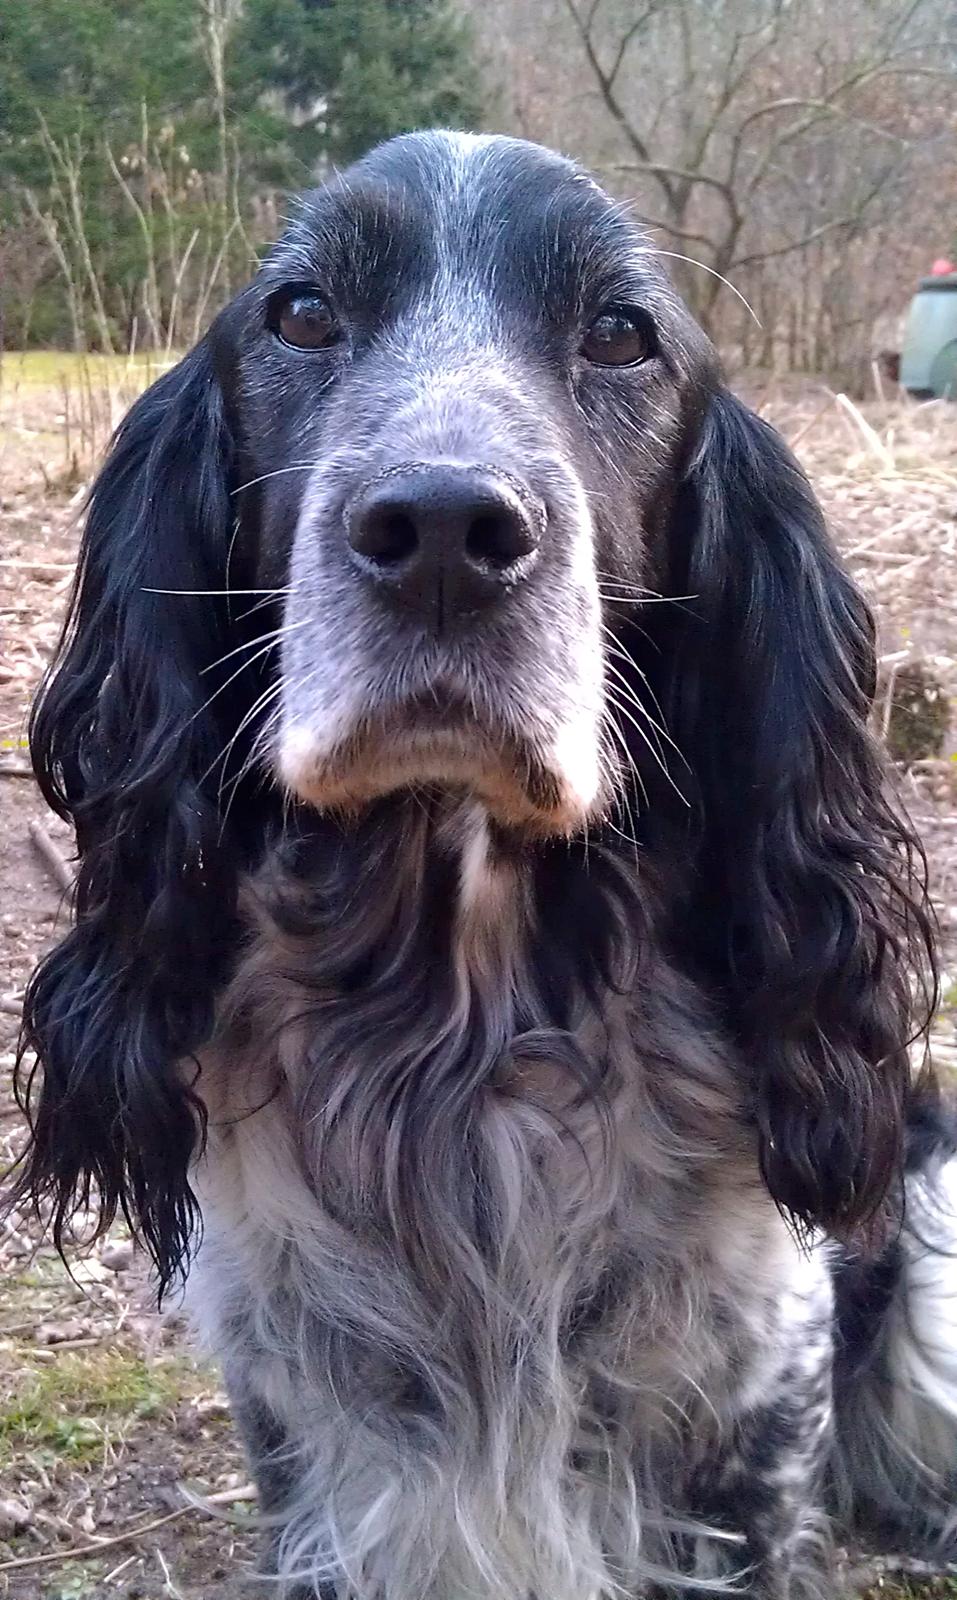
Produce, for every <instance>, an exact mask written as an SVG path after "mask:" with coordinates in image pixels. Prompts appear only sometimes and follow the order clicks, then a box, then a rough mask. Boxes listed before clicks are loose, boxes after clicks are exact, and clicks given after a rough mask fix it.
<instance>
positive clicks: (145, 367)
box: [0, 350, 179, 389]
mask: <svg viewBox="0 0 957 1600" xmlns="http://www.w3.org/2000/svg"><path fill="white" fill-rule="evenodd" d="M178 359H179V356H178V355H177V354H174V355H172V356H170V358H169V359H167V358H166V357H165V356H164V355H163V354H162V353H161V352H160V351H156V350H142V351H139V352H138V353H136V354H135V355H133V356H125V355H116V356H106V355H99V354H91V353H89V352H87V351H76V350H6V351H4V353H3V356H2V358H0V382H2V383H3V385H4V386H9V387H10V388H11V389H16V388H22V389H49V388H61V387H62V386H63V384H64V383H66V384H68V385H70V386H71V387H73V388H76V387H78V386H80V385H82V386H84V387H85V386H86V385H87V384H89V385H90V386H91V387H92V388H94V389H98V388H102V387H103V386H105V385H107V384H109V383H114V384H118V383H123V382H125V381H126V380H127V379H135V381H137V382H140V383H142V384H143V385H144V386H145V385H146V384H147V383H152V381H153V379H154V378H158V377H159V375H160V373H161V372H165V371H166V369H167V367H169V366H171V365H172V364H173V363H174V362H175V361H177V360H178Z"/></svg>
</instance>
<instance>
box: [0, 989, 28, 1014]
mask: <svg viewBox="0 0 957 1600" xmlns="http://www.w3.org/2000/svg"><path fill="white" fill-rule="evenodd" d="M0 1011H2V1012H3V1013H4V1015H5V1016H8V1017H22V1015H23V997H22V995H21V996H20V998H19V999H18V998H17V996H16V995H13V994H11V995H5V994H0Z"/></svg>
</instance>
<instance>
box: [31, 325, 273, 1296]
mask: <svg viewBox="0 0 957 1600" xmlns="http://www.w3.org/2000/svg"><path fill="white" fill-rule="evenodd" d="M230 455H231V445H230V439H229V434H228V428H227V425H226V421H225V418H224V409H223V398H222V395H221V392H220V388H219V385H218V383H217V381H216V378H215V376H214V373H213V369H212V359H211V355H210V350H209V345H208V343H206V342H204V343H203V344H202V345H200V346H199V347H198V348H197V349H196V350H194V351H193V352H192V354H190V355H189V356H188V357H187V358H186V359H185V360H184V361H183V362H182V363H181V364H180V365H179V366H178V367H177V368H175V369H174V370H173V371H171V372H170V373H168V374H167V375H166V376H164V377H163V378H162V379H161V380H160V381H159V382H158V383H156V384H155V385H154V386H153V387H152V388H151V389H150V390H149V391H148V392H147V393H146V394H144V395H143V396H142V398H141V399H140V400H139V401H138V402H137V403H136V404H135V405H134V406H133V408H132V410H131V411H130V413H129V414H128V416H127V418H126V419H125V421H124V422H123V424H122V425H121V427H120V429H119V431H118V433H117V436H116V438H115V440H114V442H113V446H112V450H111V453H110V455H109V458H108V460H107V462H106V465H105V466H104V468H103V471H102V473H101V474H100V476H99V478H98V480H97V482H96V484H95V485H94V488H93V491H92V494H91V497H90V503H89V507H88V516H87V521H86V528H85V533H84V537H83V543H82V549H81V555H80V563H79V570H78V576H77V582H76V588H75V592H74V596H73V601H72V607H71V611H70V616H69V619H68V623H67V626H66V629H65V633H64V637H63V640H62V642H61V647H60V652H59V656H58V659H57V661H56V663H55V665H54V667H53V669H52V671H51V674H50V675H49V677H48V680H47V681H46V683H45V686H44V688H43V690H42V692H41V695H40V698H39V701H38V703H37V705H36V707H35V710H34V714H33V720H32V724H31V735H30V744H31V753H32V759H33V763H34V768H35V771H36V774H37V778H38V781H39V783H40V786H41V788H42V790H43V793H44V795H45V796H46V798H47V800H48V801H49V803H50V804H51V805H52V806H53V807H54V809H55V810H56V811H58V812H59V813H60V815H61V816H63V817H66V818H68V819H70V820H71V821H73V822H74V823H75V826H76V833H77V841H78V846H79V852H80V858H81V859H80V866H79V876H78V882H77V888H76V924H75V927H74V928H73V929H72V931H71V932H70V933H69V934H68V935H67V936H66V938H65V939H64V940H63V941H62V943H61V944H60V945H58V946H57V947H56V948H55V949H54V950H53V951H52V953H51V954H50V955H49V956H47V958H46V960H45V961H44V962H43V963H42V965H41V966H40V967H39V969H38V970H37V972H36V973H35V975H34V977H33V979H32V981H31V983H30V985H29V988H28V991H27V997H26V1004H25V1010H24V1032H23V1041H22V1049H21V1055H20V1062H19V1066H18V1073H17V1088H18V1095H19V1097H20V1100H21V1103H22V1104H23V1105H24V1107H25V1108H26V1109H27V1112H28V1115H29V1118H30V1122H31V1126H32V1133H33V1137H32V1142H31V1145H30V1147H29V1149H28V1151H27V1153H26V1155H25V1157H24V1164H23V1167H22V1169H21V1173H20V1177H19V1184H18V1190H17V1193H18V1196H19V1197H21V1198H23V1197H27V1198H30V1199H32V1200H33V1201H35V1202H37V1203H44V1202H46V1203H50V1204H51V1205H52V1214H53V1231H54V1237H55V1240H56V1242H57V1245H58V1246H60V1245H61V1242H62V1239H63V1233H64V1228H65V1225H66V1223H67V1222H68V1220H69V1218H70V1216H71V1215H72V1213H73V1211H74V1210H75V1208H76V1207H77V1206H78V1205H82V1206H84V1207H86V1206H89V1205H91V1204H92V1205H93V1206H95V1207H96V1208H98V1213H99V1220H100V1225H101V1227H106V1226H107V1225H108V1224H109V1222H110V1221H111V1220H112V1219H113V1217H114V1216H115V1215H116V1213H117V1211H118V1210H119V1211H122V1212H123V1214H124V1215H125V1216H126V1217H127V1219H128V1220H129V1221H130V1223H131V1225H132V1226H133V1227H134V1228H135V1229H136V1231H137V1232H138V1233H139V1234H140V1235H141V1236H142V1238H143V1239H144V1241H145V1243H146V1245H147V1246H148V1248H149V1249H150V1251H151V1253H152V1255H153V1257H154V1259H155V1261H156V1263H157V1267H158V1270H159V1275H160V1279H161V1283H162V1284H164V1285H165V1284H166V1283H167V1282H168V1281H169V1279H170V1278H171V1277H172V1276H173V1275H174V1274H175V1272H176V1271H177V1269H178V1267H179V1266H180V1265H181V1264H182V1263H183V1261H184V1258H185V1257H186V1255H187V1254H188V1251H189V1247H190V1240H191V1237H192V1234H193V1230H194V1225H195V1223H196V1215H195V1206H194V1202H193V1198H192V1195H191V1193H190V1189H189V1184H188V1178H187V1171H188V1164H189V1160H190V1157H191V1155H192V1153H193V1151H194V1149H195V1148H196V1145H197V1141H198V1140H199V1139H201V1137H202V1111H201V1107H200V1105H199V1103H198V1101H197V1099H196V1098H195V1097H194V1095H193V1094H192V1092H191V1089H190V1087H189V1083H188V1072H187V1073H186V1076H185V1078H184V1074H183V1061H184V1058H186V1059H188V1058H189V1056H190V1053H191V1052H192V1051H193V1050H195V1049H196V1047H197V1045H198V1044H199V1043H200V1042H201V1041H202V1039H203V1036H204V1035H205V1034H206V1032H207V1030H208V1028H209V1025H210V1020H211V1011H212V1000H213V994H214V991H215V987H216V984H217V981H218V979H219V978H220V976H221V974H222V971H223V967H224V963H225V961H226V960H228V953H229V950H230V946H231V942H232V919H233V902H234V884H235V877H236V863H235V860H234V847H233V846H232V844H231V842H230V840H229V838H228V836H227V834H226V831H225V829H224V823H223V818H222V816H221V814H220V807H219V804H218V798H217V791H218V789H219V786H220V781H221V772H220V770H219V769H218V767H217V758H218V757H219V756H220V755H221V752H222V750H223V748H224V746H225V745H226V744H227V742H228V739H229V733H230V730H231V729H232V730H235V729H236V727H237V726H238V725H239V721H240V720H241V716H242V712H241V711H239V712H237V707H236V699H235V696H236V694H237V693H238V690H237V689H236V688H233V689H232V691H230V690H228V689H227V690H226V692H224V693H220V694H219V695H218V697H215V696H214V690H215V689H216V687H217V680H216V678H215V676H214V675H211V674H210V672H209V671H208V670H204V669H209V668H210V667H211V666H212V665H213V664H214V663H215V662H216V661H217V658H219V657H221V656H222V655H223V653H224V651H226V650H227V649H228V646H229V633H228V621H229V619H228V615H227V611H226V605H227V602H226V600H225V599H223V598H221V593H222V591H223V589H224V588H225V587H226V568H227V557H228V549H229V536H230V530H231V527H232V521H233V512H232V509H231V504H230V498H229V477H230ZM234 581H235V579H234ZM163 590H165V591H170V590H175V591H190V590H191V591H219V592H220V593H219V595H216V594H211V593H208V592H207V593H204V594H199V595H195V596H187V595H184V594H182V593H177V594H170V593H168V592H167V593H161V592H156V591H163ZM223 682H224V680H223V679H222V678H221V679H220V688H221V687H222V683H223ZM211 697H213V698H212V699H211ZM227 702H228V704H227ZM34 1051H35V1052H36V1056H37V1060H38V1067H37V1068H31V1066H30V1063H31V1059H32V1053H33V1052H34Z"/></svg>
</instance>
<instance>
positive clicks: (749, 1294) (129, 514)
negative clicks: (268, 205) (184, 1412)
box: [18, 132, 957, 1600]
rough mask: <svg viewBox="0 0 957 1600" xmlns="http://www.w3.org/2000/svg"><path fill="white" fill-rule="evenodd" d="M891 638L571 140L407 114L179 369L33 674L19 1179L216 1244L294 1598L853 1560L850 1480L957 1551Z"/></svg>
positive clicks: (129, 438)
mask: <svg viewBox="0 0 957 1600" xmlns="http://www.w3.org/2000/svg"><path fill="white" fill-rule="evenodd" d="M874 683H875V646H874V633H873V628H872V624H871V619H870V616H869V613H868V610H867V607H866V605H865V603H864V601H863V600H862V598H861V596H860V595H859V593H858V592H857V590H856V588H855V587H854V585H853V583H852V582H851V581H850V579H849V578H848V576H847V575H846V573H845V572H844V571H843V569H842V567H841V564H840V561H839V559H838V556H837V555H836V553H835V550H834V548H833V546H832V543H831V541H830V539H829V536H828V534H827V532H826V529H825V526H824V522H823V520H822V516H821V513H820V510H819V509H818V506H817V504H816V503H815V500H814V497H813V495H812V493H811V490H810V489H809V487H808V484H807V482H806V480H805V478H804V477H803V475H802V473H801V471H800V469H799V468H798V466H797V465H796V464H795V462H794V460H793V459H792V457H791V455H790V454H789V453H788V450H787V448H786V447H785V445H784V444H783V442H782V441H781V439H780V438H779V437H778V435H777V434H776V433H775V432H774V430H773V429H772V428H771V427H770V426H769V425H768V424H767V423H766V422H764V421H763V420H761V419H760V418H759V417H757V416H756V415H754V414H753V413H752V412H751V411H749V410H748V409H747V408H746V407H745V406H744V405H743V404H742V403H741V401H740V400H738V399H736V398H735V397H734V396H733V395H732V394H731V393H730V392H729V390H728V389H727V388H726V387H725V385H724V383H723V381H722V378H721V375H720V371H719V366H718V363H717V358H716V356H715V354H714V351H713V350H712V348H711V346H710V344H709V343H708V341H707V339H706V338H705V336H704V335H703V333H702V332H701V331H700V329H699V328H698V327H697V326H696V324H695V322H694V320H693V319H692V317H691V315H690V314H689V312H688V311H687V310H686V309H685V307H684V306H683V304H682V303H681V301H680V299H679V298H678V296H677V294H676V292H675V290H674V288H673V287H672V286H671V284H670V282H669V280H668V278H667V276H666V274H665V272H664V271H663V270H662V265H661V260H660V256H659V255H658V254H657V253H656V251H655V249H654V248H653V247H652V246H651V244H650V243H649V241H648V239H647V238H646V237H644V236H643V234H642V233H641V232H640V231H639V230H638V229H637V228H636V227H635V225H634V224H633V222H632V221H631V220H630V218H629V215H628V212H627V208H625V207H623V206H621V205H620V204H617V203H615V202H614V201H613V200H611V199H610V198H609V197H608V196H607V195H606V194H605V193H603V192H602V190H601V189H600V188H599V187H598V185H597V184H596V183H595V182H594V181H593V180H592V178H590V177H589V176H588V175H587V174H586V173H585V172H583V171H582V170H580V169H579V168H578V167H577V166H575V165H573V164H572V163H570V162H569V161H567V160H565V159H564V158H562V157H560V156H557V155H555V154H552V153H551V152H549V151H546V150H544V149H540V148H538V147H536V146H534V145H531V144H527V143H523V142H521V141H518V140H513V139H508V138H503V137H491V136H488V137H486V136H476V135H465V134H457V133H445V132H437V133H421V134H411V135H407V136H403V137H401V138H398V139H395V140H392V141H390V142H389V143H387V144H385V145H383V146H381V147H380V148H378V149H376V150H374V151H373V152H372V153H371V154H370V155H368V156H367V157H366V158H365V159H363V160H362V161H360V162H359V163H358V164H357V165H356V166H354V167H352V168H351V169H350V170H348V171H347V172H345V173H344V174H343V175H341V176H337V177H334V178H333V179H332V180H331V181H330V182H329V183H327V184H326V186H325V187H324V188H321V189H320V190H318V191H317V192H315V193H311V194H308V195H307V196H306V197H305V199H304V200H303V201H302V203H301V205H300V207H299V209H298V211H297V212H296V214H295V215H294V217H293V220H292V221H291V222H290V223H289V226H288V228H287V230H286V232H285V233H284V235H283V237H282V238H281V239H280V240H279V242H278V243H277V244H276V245H275V247H274V248H273V249H272V250H271V252H270V253H269V255H268V256H267V258H266V259H265V261H264V263H263V265H262V267H261V269H260V271H259V272H258V273H257V275H256V277H255V280H254V281H253V282H252V284H251V285H250V286H249V287H248V288H246V289H244V290H243V291H242V292H241V293H240V294H238V295H237V297H236V298H235V300H233V302H232V303H231V304H230V305H228V306H227V307H226V309H225V310H224V311H223V312H222V313H221V314H220V315H219V316H218V317H217V318H216V320H215V322H214V324H213V326H212V327H211V329H210V330H209V332H208V334H207V335H206V337H205V338H204V339H203V340H202V341H201V343H200V344H199V345H198V346H197V347H196V348H195V349H194V350H193V351H192V352H191V353H190V354H188V355H187V356H186V357H185V359H184V360H182V361H181V362H180V363H179V365H178V366H176V367H175V368H174V369H173V370H172V371H170V372H168V373H166V374H165V375H164V376H162V377H161V378H160V379H159V380H158V382H156V383H155V384H154V385H153V387H152V388H150V389H149V390H148V391H147V392H146V393H145V394H144V395H143V396H142V398H141V399H139V400H138V401H137V403H136V404H135V405H134V406H133V408H132V409H131V411H130V412H129V414H128V416H127V417H126V419H125V421H124V422H123V423H122V424H121V426H120V428H119V431H118V433H117V435H116V438H115V440H114V442H113V445H112V449H111V452H110V454H109V457H108V460H107V462H106V464H105V466H104V468H103V470H102V472H101V474H100V476H99V478H98V479H97V481H96V483H95V484H94V486H93V489H92V492H91V496H90V501H89V507H88V515H87V520H86V525H85V533H84V537H83V544H82V552H81V556H80V563H79V570H78V577H77V583H76V591H75V595H74V598H73V603H72V609H71V612H70V619H69V622H68V624H67V627H66V632H65V635H64V639H63V642H62V645H61V648H60V652H59V656H58V659H57V661H56V662H55V664H54V667H53V669H52V673H51V675H50V676H49V678H48V680H47V682H46V684H45V687H44V688H43V689H42V691H41V694H40V696H39V700H38V703H37V705H36V707H35V711H34V715H33V721H32V737H31V749H32V754H33V761H34V763H35V767H36V771H37V776H38V779H39V781H40V784H41V787H42V789H43V792H44V794H45V795H46V797H47V799H48V800H49V802H50V803H51V805H53V807H54V808H55V809H56V810H57V811H58V812H59V813H60V814H61V815H62V816H64V817H67V818H69V819H70V820H71V821H72V823H73V824H74V825H75V828H76V836H77V841H78V850H79V855H80V868H79V877H78V886H77V890H76V917H75V925H74V926H73V927H72V929H71V931H70V932H69V933H68V934H67V936H66V937H65V938H64V940H63V941H62V943H60V944H59V945H58V946H57V947H56V948H55V949H54V950H53V951H52V953H51V954H50V955H48V956H47V957H46V959H45V960H44V961H43V963H42V964H41V966H40V967H39V969H38V971H37V972H36V974H35V975H34V977H33V979H32V981H31V983H30V986H29V991H28V995H27V1000H26V1008H25V1027H24V1040H23V1046H24V1048H23V1055H22V1058H21V1064H20V1068H19V1073H18V1084H19V1093H20V1096H21V1100H22V1102H23V1104H24V1105H25V1106H26V1108H27V1109H28V1113H29V1117H30V1122H31V1129H32V1140H31V1143H30V1147H29V1149H28V1151H27V1153H26V1156H25V1158H24V1165H23V1168H22V1172H21V1176H20V1181H19V1191H18V1193H19V1197H20V1199H21V1200H22V1199H23V1198H28V1199H31V1200H32V1201H33V1202H34V1203H36V1204H37V1205H38V1206H39V1207H40V1208H41V1210H42V1211H43V1214H44V1215H45V1216H47V1217H49V1218H51V1219H52V1227H53V1233H54V1236H55V1238H56V1240H57V1242H58V1244H60V1245H61V1247H63V1246H64V1244H65V1237H64V1234H65V1229H66V1227H67V1224H68V1221H69V1218H70V1216H71V1214H72V1212H73V1211H74V1209H75V1207H76V1206H77V1205H78V1204H81V1205H83V1206H84V1207H90V1206H92V1207H96V1208H98V1215H99V1219H100V1224H101V1226H102V1227H104V1228H105V1227H106V1226H107V1225H108V1224H109V1223H110V1222H111V1221H112V1220H113V1219H114V1217H115V1216H116V1215H117V1214H118V1213H122V1215H123V1216H125V1218H126V1219H127V1221H128V1222H129V1224H130V1225H131V1227H133V1228H134V1229H135V1231H136V1233H137V1234H138V1236H139V1237H140V1238H141V1239H142V1240H143V1242H144V1243H145V1245H146V1247H147V1248H148V1249H149V1251H150V1252H151V1254H152V1257H153V1260H154V1262H155V1266H156V1271H157V1276H158V1285H159V1289H160V1291H161V1292H162V1291H165V1290H168V1289H169V1288H170V1286H171V1285H173V1284H175V1283H178V1282H179V1281H180V1280H181V1279H182V1278H183V1277H184V1275H185V1274H186V1271H187V1268H188V1275H189V1284H188V1289H189V1293H190V1295H191V1296H192V1300H193V1303H194V1305H195V1306H196V1308H197V1314H198V1316H199V1318H200V1321H201V1323H202V1324H203V1326H204V1327H205V1329H206V1331H207V1333H208V1336H209V1338H210V1339H211V1341H212V1343H213V1346H214V1347H215V1349H216V1351H217V1353H218V1356H219V1358H220V1360H221V1362H222V1366H223V1371H224V1375H225V1381H226V1384H227V1387H228V1390H229V1394H230V1397H231V1402H232V1406H233V1409H234V1413H235V1416H236V1419H237V1422H238V1425H239V1427H240V1429H241V1431H242V1434H243V1437H244V1440H245V1444H246V1446H247V1448H248V1452H249V1457H250V1461H251V1464H252V1468H253V1470H254V1472H255V1475H256V1478H257V1482H258V1487H259V1496H260V1506H261V1512H262V1519H263V1523H264V1525H265V1527H266V1530H267V1539H266V1543H267V1546H268V1551H267V1563H268V1576H269V1577H271V1578H272V1580H273V1583H272V1587H271V1589H269V1591H268V1592H270V1593H278V1594H281V1595H284V1596H296V1597H297V1600H301V1597H304V1596H316V1595H320V1596H323V1597H329V1600H345V1597H349V1600H465V1597H466V1596H468V1597H474V1600H610V1597H622V1596H636V1595H642V1596H644V1595H650V1594H656V1595H661V1594H665V1595H675V1594H680V1593H682V1592H684V1591H685V1590H689V1589H690V1590H692V1591H694V1592H696V1593H699V1594H701V1593H705V1594H713V1595H717V1594H722V1593H726V1592H728V1591H729V1589H731V1590H734V1591H735V1592H744V1593H747V1594H749V1595H751V1596H753V1597H755V1600H805V1597H807V1596H811V1595H817V1594H827V1595H832V1594H833V1593H834V1582H835V1581H836V1580H835V1579H834V1577H833V1572H832V1565H831V1564H832V1560H833V1558H832V1555H831V1532H832V1530H833V1529H834V1528H835V1527H836V1528H837V1529H838V1530H839V1531H841V1533H843V1532H844V1531H845V1530H846V1529H853V1530H861V1529H869V1530H870V1531H871V1533H872V1534H875V1535H876V1536H877V1537H881V1538H888V1537H895V1538H898V1537H899V1538H901V1539H906V1540H907V1541H909V1543H910V1544H911V1545H912V1546H914V1547H917V1546H920V1547H925V1548H941V1547H943V1548H946V1546H947V1544H948V1541H951V1540H952V1538H953V1532H954V1525H955V1517H954V1490H955V1466H957V1454H955V1442H957V1313H955V1306H954V1301H953V1299H952V1298H951V1291H950V1289H949V1287H948V1286H949V1283H950V1281H951V1276H952V1273H951V1266H950V1258H949V1251H950V1249H951V1248H952V1246H953V1243H954V1240H955V1239H957V1221H955V1210H957V1163H955V1159H954V1141H953V1137H952V1131H951V1128H950V1125H949V1122H948V1118H947V1116H946V1114H945V1112H944V1111H943V1110H942V1107H941V1103H940V1100H939V1097H938V1096H937V1094H936V1092H935V1089H934V1085H933V1081H932V1079H931V1077H930V1076H929V1074H928V1073H927V1072H924V1073H923V1074H922V1075H921V1074H915V1071H914V1070H913V1069H912V1057H913V1054H914V1051H913V1049H912V1048H911V1047H912V1046H913V1043H914V1041H915V1040H917V1039H919V1037H920V1034H921V1029H922V1027H923V1026H924V1024H925V1022H926V1016H927V1014H928V1008H929V1006H930V1005H932V1003H933V995H934V982H935V979H934V967H933V960H934V958H933V928H932V920H931V917H930V913H929V911H928V909H927V902H926V897H925V888H924V868H923V863H922V858H921V855H920V850H919V846H918V844H917V841H916V840H915V838H914V836H913V835H912V833H911V831H910V830H909V827H908V825H907V823H906V821H905V820H904V819H903V817H902V815H901V814H900V813H899V811H898V809H897V807H896V804H895V802H894V800H893V798H892V796H891V794H890V792H889V790H888V786H887V782H886V779H885V773H884V771H883V769H882V763H881V758H880V755H879V752H878V750H877V748H876V745H875V743H874V741H873V739H872V737H871V735H870V733H869V732H868V725H867V724H868V714H869V709H870V705H871V701H872V697H873V693H874ZM34 1057H35V1058H36V1061H37V1062H38V1063H39V1065H38V1066H34V1067H32V1068H31V1066H30V1063H31V1062H32V1061H33V1060H34Z"/></svg>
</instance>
